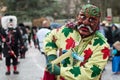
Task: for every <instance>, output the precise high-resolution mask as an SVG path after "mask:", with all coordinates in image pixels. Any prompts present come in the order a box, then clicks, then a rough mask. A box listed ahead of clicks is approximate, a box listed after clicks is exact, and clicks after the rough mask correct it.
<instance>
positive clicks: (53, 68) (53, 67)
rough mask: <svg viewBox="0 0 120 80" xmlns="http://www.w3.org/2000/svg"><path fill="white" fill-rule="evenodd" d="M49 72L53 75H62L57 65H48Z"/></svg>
mask: <svg viewBox="0 0 120 80" xmlns="http://www.w3.org/2000/svg"><path fill="white" fill-rule="evenodd" d="M47 70H48V71H49V72H50V73H51V74H55V75H60V67H59V66H58V65H56V64H52V63H48V64H47Z"/></svg>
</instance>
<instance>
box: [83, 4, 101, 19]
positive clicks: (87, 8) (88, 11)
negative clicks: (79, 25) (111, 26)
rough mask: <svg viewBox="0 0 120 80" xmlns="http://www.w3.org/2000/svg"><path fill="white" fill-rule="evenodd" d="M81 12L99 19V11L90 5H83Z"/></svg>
mask: <svg viewBox="0 0 120 80" xmlns="http://www.w3.org/2000/svg"><path fill="white" fill-rule="evenodd" d="M81 12H83V13H84V14H89V15H90V16H95V17H100V9H99V8H98V7H96V6H94V5H91V4H87V5H84V6H83V7H82V10H81Z"/></svg>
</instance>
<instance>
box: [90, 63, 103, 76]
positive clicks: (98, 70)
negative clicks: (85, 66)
mask: <svg viewBox="0 0 120 80" xmlns="http://www.w3.org/2000/svg"><path fill="white" fill-rule="evenodd" d="M90 69H91V70H92V71H93V72H92V75H91V77H96V76H98V75H99V74H100V72H101V69H100V68H99V67H97V66H96V65H93V67H92V68H90Z"/></svg>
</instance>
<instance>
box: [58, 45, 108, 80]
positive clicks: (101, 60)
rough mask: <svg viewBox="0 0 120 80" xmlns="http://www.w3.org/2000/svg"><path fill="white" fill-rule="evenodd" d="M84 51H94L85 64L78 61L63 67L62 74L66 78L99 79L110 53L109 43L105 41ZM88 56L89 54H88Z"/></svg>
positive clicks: (66, 79)
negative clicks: (81, 64) (73, 64)
mask: <svg viewBox="0 0 120 80" xmlns="http://www.w3.org/2000/svg"><path fill="white" fill-rule="evenodd" d="M94 45H95V44H94ZM84 53H86V54H87V53H88V54H90V53H92V55H91V56H90V58H89V59H88V61H86V62H85V64H84V65H83V66H80V63H79V62H78V64H76V65H75V66H69V67H61V73H60V75H61V76H62V77H63V78H64V79H65V80H99V77H100V75H101V73H102V71H103V69H104V67H105V65H106V64H107V60H108V58H109V55H110V54H109V53H110V48H109V45H108V44H107V43H105V44H103V45H97V46H96V47H93V48H91V47H89V48H87V50H86V52H85V51H84ZM87 57H89V55H86V58H87Z"/></svg>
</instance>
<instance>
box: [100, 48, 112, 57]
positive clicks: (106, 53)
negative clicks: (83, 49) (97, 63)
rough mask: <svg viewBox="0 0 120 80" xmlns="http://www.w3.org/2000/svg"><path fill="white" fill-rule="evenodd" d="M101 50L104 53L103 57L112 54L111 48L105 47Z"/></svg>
mask: <svg viewBox="0 0 120 80" xmlns="http://www.w3.org/2000/svg"><path fill="white" fill-rule="evenodd" d="M101 52H102V53H103V59H106V58H107V57H109V56H110V49H108V48H107V47H104V49H102V50H101Z"/></svg>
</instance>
